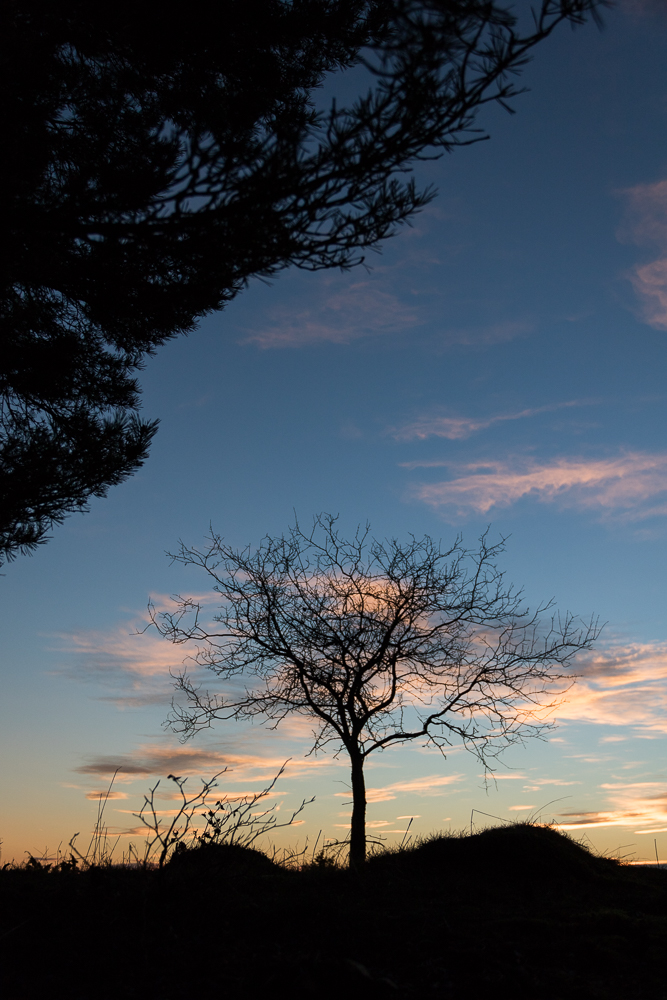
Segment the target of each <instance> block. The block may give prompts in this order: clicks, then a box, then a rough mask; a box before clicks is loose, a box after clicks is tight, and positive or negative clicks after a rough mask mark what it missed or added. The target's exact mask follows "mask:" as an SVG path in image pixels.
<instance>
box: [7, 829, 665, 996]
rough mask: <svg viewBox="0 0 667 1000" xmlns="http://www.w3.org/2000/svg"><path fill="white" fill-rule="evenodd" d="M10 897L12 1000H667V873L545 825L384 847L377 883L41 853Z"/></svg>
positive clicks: (274, 867) (220, 847)
mask: <svg viewBox="0 0 667 1000" xmlns="http://www.w3.org/2000/svg"><path fill="white" fill-rule="evenodd" d="M288 860H289V859H288ZM301 860H302V862H303V860H304V859H303V857H302V859H301ZM0 899H1V900H2V905H1V907H0V945H2V946H3V949H4V952H5V955H4V958H3V961H2V964H1V972H0V976H1V977H2V980H1V981H2V995H3V997H4V998H5V1000H24V998H32V997H38V996H39V997H42V996H45V995H63V996H67V997H68V1000H79V998H80V1000H84V998H86V1000H87V998H91V997H95V998H98V997H101V998H107V997H109V998H111V997H114V998H118V997H128V998H134V997H137V998H141V1000H149V998H151V1000H152V998H153V997H160V998H168V1000H170V998H177V997H178V998H181V997H183V996H186V995H188V996H190V995H202V996H206V997H208V996H211V995H221V996H223V995H230V996H238V995H244V996H246V997H250V998H253V997H255V996H262V997H263V996H265V995H269V994H270V993H271V992H276V993H284V992H285V991H286V990H287V991H288V992H289V995H290V996H291V997H298V998H300V997H304V998H310V997H316V998H318V1000H320V998H323V1000H329V998H331V1000H333V998H334V997H335V998H336V1000H339V998H342V997H346V998H349V997H360V998H362V997H363V998H364V1000H374V998H376V997H377V998H380V997H382V998H383V1000H384V998H386V997H393V996H395V997H398V998H401V997H405V998H412V997H414V998H420V1000H421V998H430V997H433V998H435V997H437V998H442V1000H446V998H449V997H452V998H454V997H456V998H459V997H463V996H465V995H469V994H475V995H484V994H489V995H493V996H494V997H504V996H510V995H511V996H512V997H516V996H519V997H522V996H530V997H533V996H539V997H545V998H547V1000H550V998H553V1000H560V998H562V1000H566V998H567V1000H572V998H574V1000H578V998H581V1000H583V998H587V1000H589V998H605V1000H607V998H619V1000H631V998H647V1000H648V998H651V1000H654V998H661V997H665V996H667V987H666V986H665V975H664V956H665V945H666V944H667V873H666V872H665V870H658V869H655V868H653V869H642V868H638V867H632V866H629V865H626V864H624V863H622V862H619V861H617V860H613V859H610V858H604V857H599V856H596V855H594V854H593V853H591V851H589V850H588V849H587V848H585V847H584V846H582V845H581V844H578V843H577V842H575V841H574V840H572V839H571V838H570V837H568V836H567V835H565V834H563V833H559V832H557V831H556V830H555V829H554V828H552V827H549V826H541V825H536V824H531V823H516V824H511V825H505V826H502V827H493V828H488V829H485V830H482V831H480V832H477V833H474V834H472V835H470V834H465V835H464V834H461V835H448V836H441V835H437V836H435V835H434V836H431V837H427V838H424V839H422V840H420V841H418V842H416V843H413V844H412V845H410V846H408V847H405V846H403V847H400V848H394V849H390V850H379V851H376V853H375V854H374V855H373V856H371V857H370V858H369V861H368V863H367V865H366V867H365V870H364V871H363V872H362V873H361V874H359V873H356V874H355V873H354V872H351V871H349V870H347V869H346V868H344V867H342V866H341V865H340V864H337V863H336V862H335V858H333V857H332V856H328V855H327V853H326V852H325V853H323V854H320V855H319V856H317V857H312V856H311V859H310V860H309V861H308V863H301V864H300V865H296V864H294V858H292V864H289V863H287V864H285V863H283V864H280V863H278V862H277V861H276V860H275V859H274V860H272V859H271V858H270V857H268V856H267V855H266V854H264V853H262V852H261V851H258V850H256V849H254V848H252V847H244V846H242V845H239V844H233V843H231V844H230V843H206V842H203V843H202V842H199V843H198V845H197V846H195V847H194V848H192V849H185V848H181V849H179V850H178V851H176V852H175V853H174V854H173V855H172V856H171V857H170V859H169V860H168V861H167V863H166V864H165V865H164V866H163V868H162V869H159V868H149V867H137V868H128V867H127V866H126V867H122V866H113V865H111V864H108V863H106V864H99V865H89V866H87V867H83V866H75V865H73V864H71V863H68V864H60V865H59V866H58V865H52V866H50V867H49V868H47V867H46V866H44V865H41V864H40V863H39V861H36V860H34V859H33V860H32V861H29V862H28V863H27V864H24V865H20V866H17V865H14V866H5V867H4V869H3V870H2V871H0Z"/></svg>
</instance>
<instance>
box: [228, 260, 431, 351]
mask: <svg viewBox="0 0 667 1000" xmlns="http://www.w3.org/2000/svg"><path fill="white" fill-rule="evenodd" d="M341 284H342V287H341ZM326 287H327V288H328V294H326V295H325V296H324V298H323V300H322V301H321V302H318V303H317V304H316V305H315V306H313V307H305V308H301V309H294V308H291V307H288V306H280V307H278V308H276V309H274V310H273V312H272V315H271V320H270V321H269V324H268V325H267V326H265V327H263V328H262V329H261V330H258V331H256V332H253V333H250V334H249V335H248V336H247V337H245V338H244V343H254V344H258V345H259V347H262V348H264V349H267V348H276V347H302V346H303V345H304V344H312V343H321V342H325V341H328V342H329V343H334V344H348V343H350V341H352V340H358V339H359V338H361V337H368V336H379V335H383V334H389V333H398V332H401V331H403V330H406V329H409V328H411V327H414V326H417V325H419V324H420V323H421V322H422V320H421V319H420V317H419V314H418V312H417V310H416V309H415V308H414V306H412V305H411V306H408V305H406V304H405V303H404V302H402V301H401V300H400V299H399V298H398V297H397V296H396V295H394V294H393V293H392V292H390V291H387V290H385V289H384V288H383V287H382V285H381V284H380V283H378V282H372V281H371V280H367V281H356V282H354V283H352V284H350V283H349V279H348V280H347V281H346V282H344V283H343V281H342V280H341V279H335V278H330V279H328V281H327V282H326Z"/></svg>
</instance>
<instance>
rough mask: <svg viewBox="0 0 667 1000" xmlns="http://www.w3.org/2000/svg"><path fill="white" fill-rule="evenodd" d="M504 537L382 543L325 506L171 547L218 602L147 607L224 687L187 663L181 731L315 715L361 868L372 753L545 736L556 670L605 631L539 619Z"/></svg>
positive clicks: (488, 755)
mask: <svg viewBox="0 0 667 1000" xmlns="http://www.w3.org/2000/svg"><path fill="white" fill-rule="evenodd" d="M502 548H503V543H502V542H501V543H499V544H497V545H494V546H490V545H488V544H487V540H486V537H483V538H482V539H480V546H479V550H478V551H477V552H473V551H470V550H467V549H464V548H463V546H462V544H461V541H460V539H457V540H456V541H455V543H454V544H453V545H452V546H451V547H450V548H449V549H447V550H443V549H442V548H441V546H440V545H439V544H437V543H436V542H434V541H433V540H432V539H431V538H429V537H428V536H426V537H424V538H423V539H416V538H414V537H411V538H410V540H409V541H408V542H406V543H401V542H399V541H397V540H396V539H390V540H388V541H384V542H383V541H379V540H376V539H373V538H371V537H370V534H369V528H368V526H367V527H366V529H365V530H364V531H357V533H356V535H355V537H354V538H353V539H352V540H345V539H343V538H342V537H341V536H340V534H339V532H338V530H337V527H336V518H333V517H331V516H329V515H320V516H319V517H317V518H316V519H315V522H314V526H313V529H312V531H311V532H310V533H305V532H303V531H302V530H301V528H300V527H299V525H298V523H296V524H295V525H294V526H293V527H292V528H291V529H290V531H289V532H288V534H287V535H286V536H285V535H283V536H280V537H278V538H270V537H267V538H265V539H264V540H263V541H262V543H261V544H260V546H259V547H258V548H257V549H256V550H255V551H252V550H250V549H245V550H241V551H239V550H235V549H234V548H232V547H231V546H229V545H227V544H226V543H225V542H224V540H223V539H222V538H221V537H220V536H219V535H216V534H214V533H212V534H211V537H210V542H209V545H208V547H207V548H206V549H205V550H203V551H201V550H198V549H196V548H187V547H186V546H184V545H181V548H180V550H179V552H178V553H177V554H176V555H175V556H173V557H172V558H174V559H175V560H176V561H178V562H181V563H183V564H185V565H195V566H199V567H200V568H202V569H204V570H205V571H206V573H207V574H208V575H209V577H210V578H211V580H212V581H213V584H214V586H213V589H214V591H215V593H216V594H217V595H218V597H219V598H220V600H221V605H220V609H219V611H218V612H217V613H216V614H215V615H214V616H213V621H212V622H211V623H209V622H207V620H206V612H205V610H204V609H202V606H201V604H200V603H199V602H197V601H195V600H192V599H187V598H186V599H179V601H178V604H177V607H176V610H175V611H173V612H162V613H159V614H158V613H156V611H155V610H154V609H153V608H151V620H152V623H153V624H154V625H155V626H156V627H157V629H158V631H159V632H160V633H161V634H162V635H164V636H166V637H167V638H168V639H170V640H171V641H172V642H176V643H186V642H195V643H196V644H197V646H198V650H197V653H196V655H195V656H194V661H195V663H196V664H198V665H200V666H204V667H205V668H207V669H209V670H211V671H212V672H213V673H214V674H215V675H216V676H217V677H218V678H220V680H221V684H222V691H219V692H213V693H212V694H211V693H209V692H208V691H206V690H205V689H203V688H202V687H201V685H200V684H199V683H198V678H196V677H195V678H194V679H193V678H192V677H191V676H189V675H188V673H187V671H186V672H184V673H183V674H181V676H180V677H179V678H178V681H177V683H178V687H179V689H180V691H181V692H183V693H184V695H185V704H180V705H179V704H177V705H175V709H174V714H173V716H172V718H171V722H172V725H173V726H174V728H175V729H176V730H177V731H178V732H180V733H181V734H182V735H183V736H184V737H186V738H187V737H188V736H190V735H192V734H194V733H195V732H197V730H198V729H200V728H202V727H208V726H210V725H211V724H212V723H213V722H214V721H215V720H216V719H248V718H250V719H252V718H254V717H256V716H260V717H262V718H263V719H265V720H269V721H271V722H272V724H273V725H274V726H277V725H279V724H280V722H282V721H283V720H284V719H285V718H286V717H287V716H289V715H292V714H297V715H301V716H305V717H306V718H307V719H310V720H311V721H312V723H313V726H314V729H313V748H312V749H313V751H318V750H322V749H323V748H325V747H328V746H332V747H333V748H334V751H335V752H336V753H340V752H341V751H344V752H345V753H346V754H347V755H348V757H349V761H350V766H351V788H352V817H351V831H350V863H351V865H352V866H354V867H358V866H360V865H362V864H363V862H364V859H365V854H366V786H365V778H364V765H365V762H366V760H367V758H368V757H369V755H370V754H371V753H374V752H376V751H382V750H385V749H387V748H389V747H391V746H394V745H397V744H403V743H409V742H412V741H414V740H420V741H422V742H423V743H426V744H431V745H434V746H435V747H438V748H439V749H440V750H441V751H443V753H444V752H445V751H446V749H447V748H448V747H449V746H451V745H452V743H454V742H456V743H463V745H464V746H465V747H466V748H468V749H469V750H472V751H473V752H474V753H475V754H476V755H477V756H478V757H479V759H480V760H481V761H482V762H483V763H484V765H485V766H486V767H488V766H490V764H491V763H492V761H493V759H494V757H495V756H497V754H498V753H499V752H500V751H501V750H502V749H503V747H506V746H507V745H508V744H510V743H512V742H515V741H517V740H521V739H523V738H524V737H525V736H528V735H538V734H539V733H540V731H541V730H542V729H543V728H544V725H545V722H544V712H543V710H544V709H548V708H550V707H553V705H554V703H555V699H556V698H557V691H558V687H559V685H560V688H561V690H562V688H563V685H565V686H566V687H567V686H569V684H570V683H571V680H572V678H571V677H568V674H567V672H564V671H563V668H564V667H565V666H566V665H567V664H568V663H569V662H570V660H571V659H572V657H573V656H574V655H575V654H576V653H577V652H578V651H580V650H583V649H587V648H588V647H589V646H590V645H591V643H592V642H593V640H594V639H595V638H596V637H597V635H598V633H599V628H598V627H597V624H596V623H595V622H593V621H591V622H589V623H588V624H586V623H581V622H580V621H578V620H577V619H576V618H574V617H573V616H572V615H569V614H568V615H565V616H564V617H562V618H555V619H554V618H547V619H546V620H545V619H544V618H543V615H544V612H545V611H547V610H548V609H549V607H550V605H548V604H547V605H543V606H542V607H539V608H537V609H536V610H531V609H529V608H528V607H526V606H525V605H524V604H523V602H522V597H521V592H517V591H515V590H514V589H513V587H511V586H508V585H507V584H505V582H504V579H503V574H502V573H501V572H500V571H499V570H498V568H497V566H496V563H495V560H496V558H497V556H498V555H499V554H500V552H501V551H502ZM235 678H238V680H236V681H235ZM311 752H312V751H311Z"/></svg>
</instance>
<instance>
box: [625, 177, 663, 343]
mask: <svg viewBox="0 0 667 1000" xmlns="http://www.w3.org/2000/svg"><path fill="white" fill-rule="evenodd" d="M621 193H622V194H623V196H624V197H625V198H626V201H627V210H626V218H625V222H624V225H623V226H622V227H621V229H620V230H619V238H620V239H621V240H624V241H630V242H633V243H637V244H639V245H641V246H644V245H647V244H657V245H658V247H659V248H660V250H661V251H662V256H661V257H659V258H658V259H657V260H654V261H652V262H651V263H649V264H643V265H637V266H636V267H635V268H633V270H632V271H631V272H630V275H629V277H630V281H631V282H632V285H633V287H634V289H635V292H636V294H637V296H638V298H639V299H640V301H641V303H642V312H643V317H644V320H645V321H646V322H647V323H648V324H649V326H653V327H655V328H656V329H658V330H667V180H663V181H658V182H657V183H656V184H639V185H637V186H636V187H633V188H628V189H627V190H625V191H623V192H621Z"/></svg>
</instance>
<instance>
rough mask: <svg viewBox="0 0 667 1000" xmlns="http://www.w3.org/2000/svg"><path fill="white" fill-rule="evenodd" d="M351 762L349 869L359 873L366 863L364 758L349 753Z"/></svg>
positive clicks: (357, 754) (358, 754)
mask: <svg viewBox="0 0 667 1000" xmlns="http://www.w3.org/2000/svg"><path fill="white" fill-rule="evenodd" d="M350 758H351V760H352V826H351V830H350V868H354V869H355V870H356V871H360V870H361V869H362V868H363V866H364V863H365V861H366V782H365V779H364V758H363V757H362V756H361V754H360V753H351V754H350Z"/></svg>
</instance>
